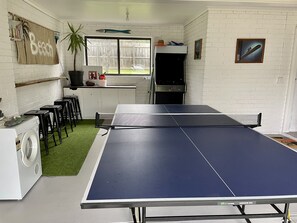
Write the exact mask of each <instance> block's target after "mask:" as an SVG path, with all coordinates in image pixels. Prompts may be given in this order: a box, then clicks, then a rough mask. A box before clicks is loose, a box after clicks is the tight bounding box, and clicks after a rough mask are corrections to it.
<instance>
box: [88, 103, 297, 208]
mask: <svg viewBox="0 0 297 223" xmlns="http://www.w3.org/2000/svg"><path fill="white" fill-rule="evenodd" d="M183 108H185V110H186V111H188V112H197V110H199V109H200V110H199V111H202V110H203V112H217V111H216V110H215V109H212V108H210V107H208V106H181V105H179V106H176V105H166V107H165V110H167V112H169V110H170V112H173V110H174V112H176V111H177V110H178V111H179V112H185V110H183ZM163 109H164V106H162V105H160V106H159V105H158V106H151V105H146V106H143V107H142V106H141V105H139V106H135V105H133V106H131V107H130V106H129V105H124V106H119V107H118V109H117V112H124V110H125V112H126V111H127V110H130V111H131V112H146V111H150V112H156V110H158V112H163ZM194 110H195V111H194ZM164 112H166V111H164ZM296 170H297V153H296V152H295V151H293V150H291V149H289V148H287V147H285V146H283V145H281V144H279V143H277V142H275V141H273V140H271V139H269V138H267V137H266V136H263V135H261V134H260V133H258V132H256V131H254V130H252V129H249V128H245V127H183V128H141V129H139V128H131V129H113V130H111V131H110V134H109V137H108V139H107V142H106V145H105V148H104V151H103V153H102V156H101V158H100V162H99V165H98V167H97V169H96V170H95V172H94V175H93V178H92V180H91V184H90V185H89V188H88V190H87V193H86V198H85V201H83V202H82V207H83V206H85V207H88V206H89V205H95V206H96V207H123V206H128V207H131V206H135V205H136V204H137V205H138V206H141V205H142V206H162V204H164V205H165V204H166V205H168V204H169V205H170V204H172V205H178V204H181V205H185V204H186V202H187V201H192V202H194V203H195V201H196V202H197V204H210V203H211V204H220V203H221V202H224V201H236V200H241V201H251V202H254V203H261V202H270V201H274V202H275V203H277V201H280V202H282V201H283V200H288V199H290V200H291V201H294V202H297V181H296V179H297V178H296ZM156 202H157V203H158V204H156Z"/></svg>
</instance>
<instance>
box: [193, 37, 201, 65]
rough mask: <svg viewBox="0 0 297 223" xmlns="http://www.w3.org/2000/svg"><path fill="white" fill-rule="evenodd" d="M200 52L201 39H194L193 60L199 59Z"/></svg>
mask: <svg viewBox="0 0 297 223" xmlns="http://www.w3.org/2000/svg"><path fill="white" fill-rule="evenodd" d="M201 52H202V39H199V40H196V41H195V46H194V60H201Z"/></svg>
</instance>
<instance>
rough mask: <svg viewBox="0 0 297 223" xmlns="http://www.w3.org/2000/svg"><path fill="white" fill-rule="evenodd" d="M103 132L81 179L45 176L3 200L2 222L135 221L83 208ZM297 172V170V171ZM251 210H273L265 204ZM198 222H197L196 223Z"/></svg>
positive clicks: (177, 210)
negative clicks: (26, 190) (15, 197)
mask: <svg viewBox="0 0 297 223" xmlns="http://www.w3.org/2000/svg"><path fill="white" fill-rule="evenodd" d="M104 131H105V130H100V132H99V133H98V135H97V137H96V139H95V141H94V143H93V145H92V147H91V149H90V152H89V154H88V156H87V158H86V160H85V162H84V164H83V167H82V168H81V170H80V172H79V174H78V175H77V176H68V177H41V178H40V179H39V180H38V182H37V183H36V184H35V186H34V187H33V188H32V189H31V191H30V192H29V193H28V194H27V195H26V197H25V198H24V199H23V200H21V201H0V223H111V222H112V223H123V222H125V223H127V222H132V218H131V215H130V211H129V209H127V208H118V209H81V208H80V202H81V199H82V197H83V194H84V191H85V188H86V186H87V183H88V181H89V178H90V175H91V172H92V170H93V168H94V165H95V163H96V160H97V157H98V154H99V153H100V150H101V149H102V145H103V143H104V140H105V137H102V136H101V134H102V133H103V132H104ZM296 171H297V170H296ZM247 210H248V211H249V210H253V211H254V210H256V211H264V210H268V211H270V210H271V208H270V207H269V206H265V205H256V206H251V207H248V209H247ZM290 210H291V215H292V222H293V223H297V204H293V205H291V208H290ZM147 212H148V215H150V214H151V215H159V214H161V215H162V214H165V215H166V214H174V215H178V214H180V215H183V214H220V213H222V214H232V213H236V214H238V212H237V210H236V209H235V208H233V207H230V206H223V207H218V206H214V207H213V206H207V207H205V206H203V207H171V208H150V209H148V211H147ZM192 222H194V221H192ZM196 222H197V221H196ZM214 222H218V223H241V222H245V221H244V220H220V221H218V220H216V221H201V223H214ZM252 222H256V223H260V222H261V223H266V222H267V223H281V222H282V221H281V219H278V218H277V219H265V220H264V219H255V220H252Z"/></svg>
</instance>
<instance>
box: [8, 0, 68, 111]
mask: <svg viewBox="0 0 297 223" xmlns="http://www.w3.org/2000/svg"><path fill="white" fill-rule="evenodd" d="M5 1H6V0H5ZM7 10H8V11H9V12H12V13H14V14H17V15H19V16H21V17H24V18H26V19H28V20H30V21H32V22H35V23H37V24H39V25H42V26H44V27H46V28H49V29H51V30H55V31H59V32H62V28H63V23H62V22H60V21H58V20H57V19H54V18H52V17H50V16H48V15H46V14H44V13H42V12H41V11H39V10H37V9H35V8H33V7H32V6H30V5H28V4H27V3H25V2H24V1H22V0H7ZM5 16H6V17H5V19H6V20H7V11H6V12H5ZM7 36H8V34H7ZM6 38H7V37H6ZM7 45H9V47H10V48H11V54H12V61H13V74H14V78H15V82H16V83H20V82H24V81H30V80H37V79H43V78H50V77H59V76H61V74H62V73H63V68H62V66H61V65H60V64H59V65H22V64H18V63H17V52H16V47H15V44H14V42H13V41H9V42H8V43H7ZM59 48H60V46H59V44H58V51H59V52H58V53H59V56H60V58H62V55H63V54H62V53H63V52H62V50H61V49H59ZM12 76H13V75H12ZM61 89H62V87H61V83H60V81H54V82H46V83H42V84H34V85H29V86H26V87H20V88H16V90H15V91H16V98H17V102H18V110H19V113H20V114H22V113H24V112H26V111H28V110H31V109H39V108H40V107H41V106H43V105H45V104H53V101H54V100H55V99H57V98H60V97H61V95H62V90H61Z"/></svg>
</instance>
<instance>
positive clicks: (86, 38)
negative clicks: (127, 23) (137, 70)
mask: <svg viewBox="0 0 297 223" xmlns="http://www.w3.org/2000/svg"><path fill="white" fill-rule="evenodd" d="M84 39H85V42H86V47H85V64H86V66H89V65H88V39H113V40H117V54H118V57H117V61H118V73H117V74H106V75H107V76H118V77H123V76H127V77H137V76H145V77H147V76H151V75H152V60H153V58H152V52H153V48H152V38H150V37H113V36H85V37H84ZM120 40H149V41H150V65H149V74H121V73H120V70H121V63H120V61H121V57H120V53H121V51H120ZM91 66H93V65H91ZM99 66H100V65H99Z"/></svg>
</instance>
